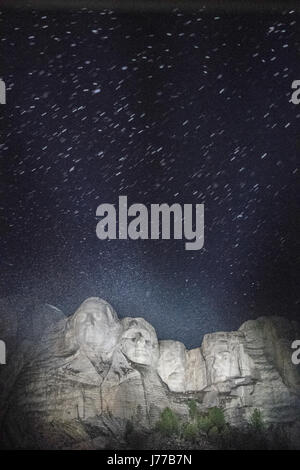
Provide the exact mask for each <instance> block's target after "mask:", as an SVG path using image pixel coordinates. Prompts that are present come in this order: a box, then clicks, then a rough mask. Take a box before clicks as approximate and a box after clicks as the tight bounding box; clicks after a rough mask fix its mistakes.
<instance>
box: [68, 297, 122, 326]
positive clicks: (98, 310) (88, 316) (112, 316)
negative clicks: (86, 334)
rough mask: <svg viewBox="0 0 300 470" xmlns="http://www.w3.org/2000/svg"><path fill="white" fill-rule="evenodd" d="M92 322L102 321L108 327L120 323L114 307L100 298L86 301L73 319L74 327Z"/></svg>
mask: <svg viewBox="0 0 300 470" xmlns="http://www.w3.org/2000/svg"><path fill="white" fill-rule="evenodd" d="M92 320H95V321H100V322H103V323H105V324H107V325H115V324H116V323H118V321H119V319H118V316H117V314H116V312H115V311H114V309H113V308H112V306H111V305H110V304H109V303H108V302H106V301H105V300H103V299H100V298H98V297H91V298H89V299H87V300H85V301H84V302H83V303H82V304H81V305H80V307H79V308H78V309H77V310H76V312H75V313H74V315H73V317H72V323H73V324H74V326H75V324H78V323H82V322H85V321H89V322H90V321H92Z"/></svg>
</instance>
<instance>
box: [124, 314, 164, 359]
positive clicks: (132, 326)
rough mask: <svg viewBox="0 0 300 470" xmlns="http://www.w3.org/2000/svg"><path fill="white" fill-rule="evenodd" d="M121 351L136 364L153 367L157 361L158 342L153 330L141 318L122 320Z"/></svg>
mask: <svg viewBox="0 0 300 470" xmlns="http://www.w3.org/2000/svg"><path fill="white" fill-rule="evenodd" d="M122 324H123V327H124V333H123V334H122V337H121V345H120V348H121V351H122V352H123V354H124V355H125V356H126V357H127V358H128V359H129V360H130V361H132V362H134V363H136V364H143V365H148V366H150V365H152V366H154V365H155V364H156V363H157V360H158V341H157V336H156V333H155V330H154V328H153V327H152V326H151V325H150V324H149V323H148V322H146V321H145V320H144V319H143V318H134V319H133V318H124V319H123V320H122Z"/></svg>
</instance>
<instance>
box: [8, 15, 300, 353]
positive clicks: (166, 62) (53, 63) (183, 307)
mask: <svg viewBox="0 0 300 470" xmlns="http://www.w3.org/2000/svg"><path fill="white" fill-rule="evenodd" d="M299 25H300V18H299V14H298V13H297V12H295V11H294V10H289V9H286V10H284V9H282V11H281V12H279V11H276V12H274V13H272V14H270V13H269V14H264V13H262V12H260V14H255V13H252V14H248V15H245V14H241V13H238V12H236V13H234V12H230V13H224V12H217V11H216V12H214V11H209V12H204V11H202V10H199V11H196V10H194V11H189V12H185V11H183V10H179V9H174V10H172V11H170V12H169V13H167V12H156V13H152V14H151V13H149V12H147V14H146V13H142V12H140V13H138V12H131V13H130V12H124V11H123V12H118V11H112V10H103V11H92V10H87V9H82V10H79V11H55V10H51V11H46V10H45V11H36V10H34V11H17V10H16V11H10V10H3V11H2V12H1V15H0V29H1V42H0V44H1V49H0V56H1V75H0V76H1V78H2V79H3V80H4V81H5V84H6V90H7V102H6V104H5V105H1V109H0V126H1V154H0V158H1V160H0V162H1V163H0V165H1V166H0V174H1V186H0V192H1V198H0V219H1V233H0V235H1V246H2V255H1V268H2V269H1V276H0V295H1V296H2V297H5V296H10V295H16V294H21V295H23V294H24V295H27V296H28V295H29V296H30V295H33V296H38V297H39V298H41V299H43V301H44V302H48V303H51V304H53V305H56V306H57V307H59V308H61V309H62V310H63V311H64V312H65V313H66V314H67V315H69V314H71V313H73V312H74V310H75V308H76V307H77V306H78V305H79V304H80V303H81V302H82V301H83V300H84V299H86V298H87V297H89V296H100V297H103V298H104V299H106V300H107V301H109V302H110V303H111V304H112V305H113V306H114V307H115V309H116V310H117V312H118V314H119V315H120V316H142V317H144V318H145V319H147V320H148V321H149V322H151V323H152V324H153V326H154V327H155V328H156V330H157V332H158V334H159V336H160V338H162V339H166V338H168V339H177V340H181V341H183V342H184V343H185V344H186V345H187V346H188V347H195V346H198V345H199V344H200V342H201V338H202V336H203V334H205V333H207V332H211V331H216V330H231V329H236V328H238V327H239V326H240V324H241V323H242V322H243V321H246V320H248V319H251V318H257V317H258V316H261V315H283V316H287V317H290V318H294V317H296V316H297V315H298V312H299V305H300V294H299V292H300V289H299V283H298V279H299V256H298V255H299V235H298V234H299V228H300V220H299V202H300V191H299V151H300V125H299V119H300V107H299V108H298V107H297V106H295V105H293V104H292V103H291V101H290V98H291V94H292V88H291V85H292V82H293V81H294V80H300V65H299V64H300V62H299V52H300V34H299ZM121 195H125V196H127V197H128V200H129V201H130V204H133V203H142V204H145V205H150V204H158V203H167V204H169V205H171V204H173V203H179V204H182V205H183V204H204V206H205V243H204V247H203V248H202V249H201V250H199V251H186V250H185V249H184V244H183V243H182V242H181V241H178V240H172V239H171V240H135V241H133V240H99V239H98V238H97V236H96V230H95V228H96V223H97V221H96V209H97V207H98V206H99V204H102V203H110V204H117V203H118V198H119V196H121Z"/></svg>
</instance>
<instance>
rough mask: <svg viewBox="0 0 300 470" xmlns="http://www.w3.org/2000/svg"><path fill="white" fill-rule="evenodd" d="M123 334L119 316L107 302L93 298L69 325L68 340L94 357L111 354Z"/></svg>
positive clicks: (75, 314)
mask: <svg viewBox="0 0 300 470" xmlns="http://www.w3.org/2000/svg"><path fill="white" fill-rule="evenodd" d="M120 332H121V325H120V322H119V320H118V317H117V314H116V313H115V311H114V310H113V308H112V307H111V305H109V303H107V302H106V301H105V300H102V299H99V298H97V297H92V298H90V299H87V300H86V301H85V302H83V303H82V304H81V305H80V307H79V308H78V310H77V311H76V312H75V313H74V315H73V317H71V319H70V321H69V323H68V329H67V332H66V336H67V338H68V337H69V338H73V339H75V341H76V344H77V345H78V346H82V347H84V349H85V350H86V351H87V352H88V353H90V354H92V355H97V354H99V355H101V354H102V353H110V352H112V351H113V349H114V348H115V346H116V344H117V342H118V339H119V336H120Z"/></svg>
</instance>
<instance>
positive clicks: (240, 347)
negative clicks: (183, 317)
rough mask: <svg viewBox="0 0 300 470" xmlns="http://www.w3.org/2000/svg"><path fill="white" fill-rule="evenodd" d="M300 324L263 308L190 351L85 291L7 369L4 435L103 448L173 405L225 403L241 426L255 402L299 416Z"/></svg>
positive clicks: (271, 414)
mask: <svg viewBox="0 0 300 470" xmlns="http://www.w3.org/2000/svg"><path fill="white" fill-rule="evenodd" d="M295 335H296V336H297V335H299V337H300V330H299V324H298V323H296V322H294V323H292V322H289V321H288V320H286V319H283V318H280V317H268V318H267V317H261V318H259V319H257V320H251V321H248V322H246V323H244V324H243V325H242V326H241V328H240V329H239V330H238V331H236V332H224V333H211V334H207V335H205V337H204V339H203V343H202V346H201V347H199V348H195V349H193V350H190V351H189V350H187V349H186V348H185V346H184V344H182V343H180V342H178V341H160V342H159V341H158V339H157V336H156V332H155V330H154V328H153V327H152V326H151V325H150V324H149V323H148V322H146V321H145V320H144V319H143V318H124V319H122V320H119V319H118V317H117V314H116V313H115V311H114V310H113V308H112V307H111V306H110V305H109V304H108V303H107V302H106V301H104V300H102V299H99V298H90V299H87V300H86V301H85V302H83V304H82V305H81V306H80V307H79V308H78V310H77V311H76V312H75V313H74V315H73V316H71V317H69V318H68V319H67V318H61V319H60V320H59V321H57V322H56V323H55V324H54V325H53V326H52V327H50V328H48V329H46V331H45V333H44V335H43V336H42V337H41V339H40V341H37V340H36V336H34V337H33V338H32V340H31V341H30V339H29V340H28V339H27V340H26V343H23V345H22V346H21V347H20V348H19V350H18V351H16V353H15V356H14V357H13V358H12V360H11V361H10V364H8V365H7V366H5V373H2V375H1V376H0V380H1V390H0V399H1V402H2V403H3V404H4V406H2V410H1V414H0V421H1V433H2V436H1V442H2V445H3V446H4V447H5V446H6V447H14V446H15V447H36V448H72V447H74V446H75V447H76V446H77V447H78V446H79V447H80V446H83V447H84V448H103V447H105V446H106V445H108V443H109V442H111V439H115V440H117V444H114V445H115V446H121V445H122V442H123V439H124V435H125V433H126V429H127V426H128V422H131V423H132V425H133V426H134V428H135V429H140V430H143V431H147V430H149V429H152V428H153V427H154V425H155V423H156V421H157V420H158V418H159V416H160V413H161V411H162V410H163V409H164V408H166V407H170V408H171V409H173V410H174V411H176V412H177V413H178V414H179V415H181V416H182V417H187V415H188V400H189V399H191V398H194V399H195V401H196V403H197V406H198V408H199V410H204V411H205V410H206V409H207V408H209V407H211V406H219V407H222V408H223V409H224V413H225V417H226V419H227V421H228V422H230V423H231V424H233V425H238V426H242V425H244V424H245V423H247V421H248V420H249V417H250V415H251V414H252V413H253V410H254V409H255V408H258V409H260V410H261V412H262V415H263V419H264V421H265V422H266V423H267V424H278V423H279V424H282V423H286V424H289V425H292V424H295V423H297V421H299V420H300V374H299V366H295V365H294V364H293V363H292V361H291V353H292V351H291V342H292V340H293V339H295Z"/></svg>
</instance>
